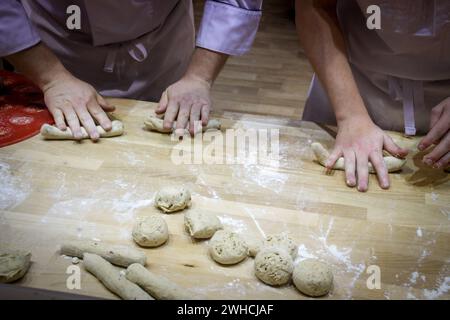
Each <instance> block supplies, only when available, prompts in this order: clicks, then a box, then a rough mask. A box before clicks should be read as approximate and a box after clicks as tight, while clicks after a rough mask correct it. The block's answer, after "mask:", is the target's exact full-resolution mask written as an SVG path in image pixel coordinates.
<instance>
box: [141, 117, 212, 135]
mask: <svg viewBox="0 0 450 320" xmlns="http://www.w3.org/2000/svg"><path fill="white" fill-rule="evenodd" d="M163 121H164V120H163V119H160V118H158V117H156V116H153V115H151V116H149V117H148V118H147V119H146V120H145V121H144V125H145V128H146V129H147V130H150V131H156V132H161V133H172V131H173V130H174V129H175V128H176V126H177V123H176V121H175V122H174V123H173V126H172V128H170V129H165V128H164V126H163ZM220 127H221V123H220V121H219V120H217V119H211V120H209V121H208V124H207V125H206V126H204V127H202V131H203V132H205V131H206V130H209V129H215V130H220Z"/></svg>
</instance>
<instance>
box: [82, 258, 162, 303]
mask: <svg viewBox="0 0 450 320" xmlns="http://www.w3.org/2000/svg"><path fill="white" fill-rule="evenodd" d="M83 262H84V263H83V264H84V267H85V268H86V270H87V271H89V272H90V273H92V274H93V275H94V276H95V277H96V278H97V279H98V280H100V282H101V283H103V285H104V286H105V287H106V288H108V289H109V290H110V291H111V292H112V293H114V294H116V295H118V296H119V297H121V298H122V299H124V300H153V298H152V297H150V296H149V295H148V294H147V293H146V292H145V291H144V290H142V289H141V288H139V287H138V286H137V285H136V284H134V283H133V282H131V281H129V280H127V278H126V276H125V275H123V274H121V273H120V272H119V271H118V270H117V269H116V268H115V267H113V265H112V264H110V263H109V262H108V261H106V260H105V259H103V258H102V257H100V256H99V255H96V254H91V253H85V254H84V255H83Z"/></svg>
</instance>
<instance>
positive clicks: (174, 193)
mask: <svg viewBox="0 0 450 320" xmlns="http://www.w3.org/2000/svg"><path fill="white" fill-rule="evenodd" d="M155 205H156V207H158V208H160V209H161V210H162V211H164V212H165V213H171V212H175V211H180V210H183V209H184V208H186V207H189V206H190V205H191V193H190V192H189V190H187V189H186V188H184V187H175V186H171V187H165V188H162V189H161V190H160V191H158V193H156V195H155Z"/></svg>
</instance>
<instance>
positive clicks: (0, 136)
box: [0, 70, 54, 148]
mask: <svg viewBox="0 0 450 320" xmlns="http://www.w3.org/2000/svg"><path fill="white" fill-rule="evenodd" d="M0 77H2V78H3V90H2V91H1V92H0V148H1V147H4V146H7V145H11V144H14V143H17V142H20V141H23V140H25V139H28V138H31V137H33V136H34V135H36V134H37V133H39V130H40V128H41V126H42V125H43V124H44V123H49V124H53V123H54V122H53V117H52V115H51V114H50V112H49V111H48V109H47V107H46V106H45V103H44V95H43V94H42V91H41V90H40V89H39V88H38V87H37V86H36V85H34V84H33V83H32V82H31V81H30V80H28V79H27V78H25V77H24V76H22V75H20V74H17V73H13V72H8V71H4V70H0Z"/></svg>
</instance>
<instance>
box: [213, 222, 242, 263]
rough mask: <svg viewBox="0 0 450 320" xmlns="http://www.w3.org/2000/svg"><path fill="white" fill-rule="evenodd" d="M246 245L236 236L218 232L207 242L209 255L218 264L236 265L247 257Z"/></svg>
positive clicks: (230, 233) (228, 232)
mask: <svg viewBox="0 0 450 320" xmlns="http://www.w3.org/2000/svg"><path fill="white" fill-rule="evenodd" d="M247 251H248V248H247V244H246V243H245V241H244V240H243V239H242V238H241V237H240V236H239V235H238V234H237V233H234V232H231V231H227V230H219V231H217V232H216V233H215V234H214V236H213V237H212V238H211V240H210V241H209V253H210V255H211V257H212V258H213V259H214V261H216V262H218V263H220V264H226V265H228V264H236V263H239V262H241V261H242V260H244V259H245V258H246V257H247Z"/></svg>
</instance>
